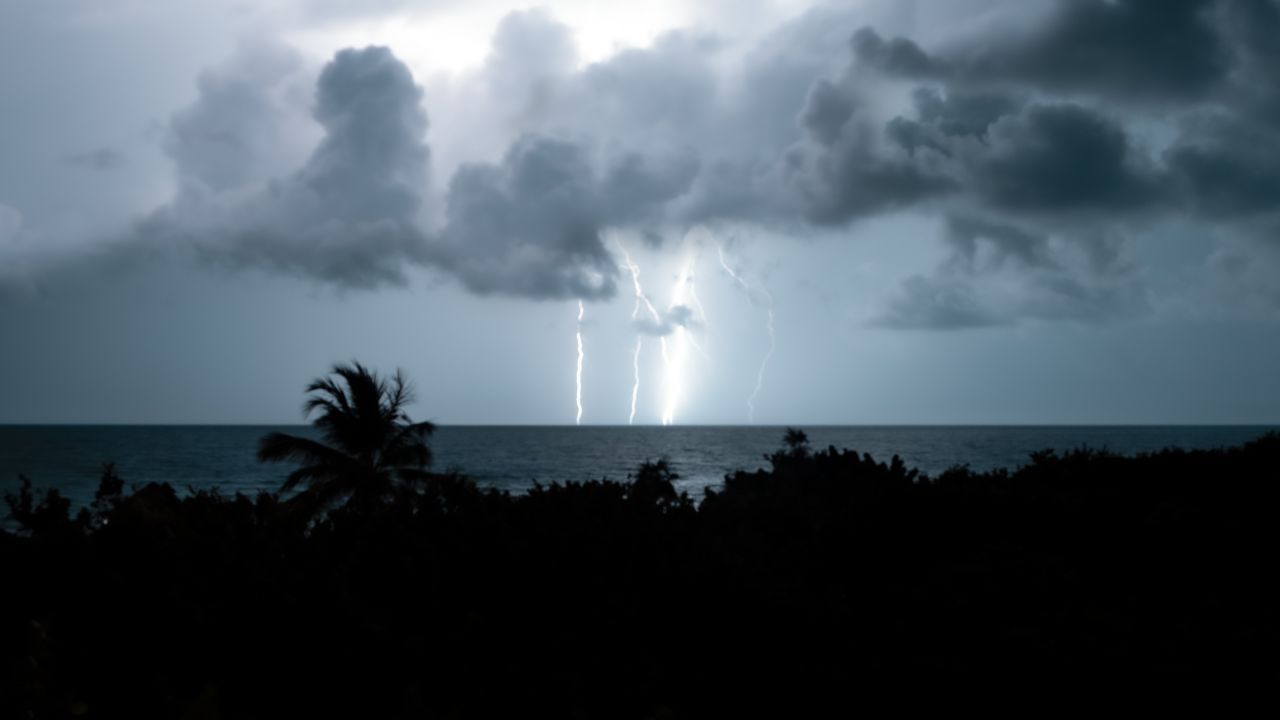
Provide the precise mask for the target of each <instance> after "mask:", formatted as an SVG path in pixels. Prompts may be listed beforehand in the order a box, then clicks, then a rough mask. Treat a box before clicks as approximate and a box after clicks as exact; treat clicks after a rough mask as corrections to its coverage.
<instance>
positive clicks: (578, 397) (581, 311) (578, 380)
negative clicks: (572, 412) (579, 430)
mask: <svg viewBox="0 0 1280 720" xmlns="http://www.w3.org/2000/svg"><path fill="white" fill-rule="evenodd" d="M585 314H586V307H585V306H583V304H582V301H581V300H579V301H578V332H577V339H578V370H577V373H576V374H575V376H574V386H575V390H574V396H573V399H574V403H575V404H577V406H578V415H577V417H576V418H575V419H574V424H575V425H581V424H582V358H583V353H582V317H583V315H585Z"/></svg>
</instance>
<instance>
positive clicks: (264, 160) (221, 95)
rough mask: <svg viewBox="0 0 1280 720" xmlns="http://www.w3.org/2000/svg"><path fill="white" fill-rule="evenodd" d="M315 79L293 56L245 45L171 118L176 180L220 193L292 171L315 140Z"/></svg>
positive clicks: (167, 143)
mask: <svg viewBox="0 0 1280 720" xmlns="http://www.w3.org/2000/svg"><path fill="white" fill-rule="evenodd" d="M313 82H314V80H313V78H312V77H311V75H310V73H309V72H307V70H306V68H305V65H304V63H303V60H302V58H301V57H300V56H299V55H298V54H297V53H296V52H295V51H293V50H291V49H289V48H286V47H283V46H280V45H274V44H270V43H264V42H249V41H246V42H242V43H241V44H240V46H239V48H238V49H237V51H236V53H235V54H234V55H233V56H232V58H231V59H230V60H229V61H228V62H226V63H224V64H223V65H221V66H218V67H215V68H211V69H208V70H206V71H204V72H203V73H201V74H200V77H199V78H198V79H197V81H196V90H197V96H196V100H195V102H193V103H192V104H191V105H188V106H187V107H185V108H183V109H181V110H179V111H178V112H176V113H174V115H173V117H172V118H170V120H169V123H168V126H167V129H166V135H165V138H164V150H165V153H166V154H167V155H168V156H169V157H170V159H172V160H173V163H174V167H175V169H176V171H177V173H178V177H179V180H180V182H181V183H183V184H186V185H191V184H199V185H201V186H203V189H207V190H211V191H215V192H220V191H225V190H231V189H235V188H240V187H244V186H246V185H249V184H253V183H258V182H263V181H266V180H268V179H270V178H272V177H277V176H279V175H281V174H283V173H286V172H289V171H292V170H293V169H294V168H296V167H297V166H298V164H299V163H300V162H302V161H303V159H304V158H305V156H306V153H307V152H308V151H309V150H310V146H311V145H312V144H314V142H315V140H316V136H317V135H318V133H317V132H316V128H314V127H313V126H312V125H311V124H309V123H308V118H307V117H305V115H306V109H307V108H306V106H307V104H308V103H309V102H310V101H311V90H312V83H313Z"/></svg>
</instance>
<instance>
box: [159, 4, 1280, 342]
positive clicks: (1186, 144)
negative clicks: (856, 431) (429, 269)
mask: <svg viewBox="0 0 1280 720" xmlns="http://www.w3.org/2000/svg"><path fill="white" fill-rule="evenodd" d="M1277 7H1280V6H1278V5H1277V4H1276V3H1274V2H1264V1H1262V0H1245V1H1243V2H1240V3H1238V4H1231V3H1226V2H1223V1H1222V0H1219V2H1216V3H1215V2H1210V1H1209V0H1202V1H1191V0H1171V1H1166V2H1153V1H1151V0H1111V1H1104V0H1080V1H1079V2H1065V1H1062V2H1051V3H1050V4H1049V10H1048V11H1047V12H1041V13H1038V14H1035V13H1032V14H1031V15H1024V16H1023V18H1022V19H1023V20H1024V22H1022V23H1021V24H1013V23H1007V22H1005V23H1003V24H998V25H988V26H985V27H982V28H979V29H976V30H975V29H974V28H972V27H971V28H969V29H968V30H966V31H965V32H964V33H961V32H956V33H954V34H952V35H950V36H947V34H946V33H942V34H941V35H936V36H935V38H934V41H933V43H932V44H933V45H936V48H937V49H936V50H932V49H931V50H926V49H925V48H922V47H921V46H920V45H917V44H916V43H915V42H913V41H912V40H910V39H907V38H894V39H886V38H885V37H884V36H882V35H880V34H879V33H878V32H877V31H875V30H873V29H869V28H864V29H861V30H857V29H856V27H857V25H856V24H855V23H856V20H857V17H858V15H857V13H854V12H846V11H843V10H840V9H832V8H824V9H819V10H814V11H811V12H809V13H806V14H805V15H803V16H802V17H800V18H798V19H797V20H796V21H794V22H792V23H788V24H787V25H785V26H784V27H781V28H779V29H778V30H777V31H776V32H774V33H771V34H769V35H768V36H766V37H765V38H764V39H763V40H762V41H761V42H760V43H759V44H758V45H756V46H755V47H754V48H750V49H747V50H746V51H745V52H743V53H740V54H735V53H738V49H731V51H726V47H727V44H726V43H725V42H723V41H721V40H719V39H716V38H714V37H710V36H707V35H705V34H699V33H692V32H672V33H668V34H666V35H663V36H661V37H659V38H658V39H657V40H655V41H654V42H653V43H652V44H651V45H650V46H648V47H645V48H636V49H628V50H624V51H621V52H619V53H617V54H615V55H613V56H611V57H609V58H608V59H606V60H603V61H600V62H596V63H591V64H588V65H586V66H581V67H580V66H579V65H578V55H577V52H576V48H575V45H574V41H573V35H572V32H571V31H570V29H569V28H567V27H566V26H565V25H563V24H561V23H558V22H557V21H555V20H554V19H553V18H552V17H551V16H550V15H549V14H548V13H547V12H545V11H540V10H532V11H524V12H519V13H513V14H511V15H509V16H507V17H506V18H505V19H504V20H503V21H502V22H501V23H500V25H499V27H498V30H497V32H496V34H495V37H494V40H493V47H492V51H491V54H490V56H489V57H488V59H487V60H486V62H485V64H484V65H483V66H482V67H481V68H480V69H479V70H478V71H476V73H475V74H474V75H473V76H472V77H471V82H470V84H469V85H468V87H467V88H465V89H461V90H456V93H457V97H460V98H465V99H468V100H469V101H473V102H475V103H476V106H475V108H474V110H473V109H471V108H464V110H466V111H467V112H471V113H473V114H474V116H475V119H476V127H477V130H476V133H475V136H476V137H477V138H478V139H475V140H470V139H468V138H461V139H460V140H459V142H460V143H461V144H462V145H464V146H466V147H467V150H466V151H461V152H460V151H458V150H457V147H456V145H455V144H454V143H452V142H449V140H452V139H453V138H447V139H446V140H445V141H441V142H437V143H436V144H437V150H438V151H440V152H441V153H444V154H446V155H450V157H449V158H447V159H446V160H445V162H446V163H449V165H450V167H449V169H448V170H446V171H445V172H449V171H452V176H451V177H450V178H449V180H448V181H447V182H445V183H441V184H440V185H439V187H438V189H437V190H436V191H435V193H434V194H433V193H432V189H431V187H430V184H429V181H428V173H427V171H428V168H429V164H430V161H431V153H430V151H429V149H428V146H427V143H426V131H427V118H426V113H425V111H424V110H423V104H424V97H423V91H422V90H421V89H420V88H419V87H418V86H417V84H416V83H415V82H414V79H413V77H412V76H411V74H410V73H409V71H408V70H407V68H405V66H404V65H403V64H401V63H400V62H399V61H398V60H396V59H395V58H394V56H392V55H391V53H390V51H388V50H386V49H379V48H368V49H365V50H361V51H355V50H348V51H343V52H342V53H339V54H338V55H337V56H335V58H334V59H333V61H332V62H330V63H329V64H328V65H327V66H326V67H325V68H324V70H323V72H321V73H320V75H319V77H318V79H316V81H315V84H314V102H313V103H312V104H311V115H310V117H309V118H301V119H299V118H290V116H289V113H290V112H293V111H294V110H296V105H297V99H298V97H299V95H300V90H299V88H305V89H306V92H305V93H302V94H303V95H304V96H305V95H310V90H311V88H310V86H309V85H308V84H307V83H306V82H305V81H306V80H307V79H308V78H309V77H310V76H309V75H308V73H307V71H306V69H305V68H304V67H302V64H301V61H300V60H299V59H298V58H297V57H296V56H295V55H293V54H292V53H290V52H288V51H283V50H280V49H278V48H271V47H257V46H246V47H244V48H242V50H241V52H240V54H239V55H238V56H237V59H235V60H234V61H233V62H231V63H228V64H227V65H226V66H224V67H220V68H216V69H214V70H211V71H209V72H206V73H205V74H204V75H202V76H201V78H200V81H199V87H198V89H199V96H198V98H197V99H196V101H195V102H194V103H193V104H192V105H191V106H189V107H187V108H185V109H184V110H182V111H180V112H178V113H176V114H175V115H174V116H173V118H172V121H171V122H170V124H169V129H168V135H167V138H166V142H165V150H166V152H167V153H168V154H169V156H170V157H171V158H172V159H173V161H174V165H175V168H176V169H177V172H178V176H179V181H180V189H179V191H178V193H177V196H176V197H175V199H174V200H173V202H171V203H170V204H169V205H167V206H166V207H164V208H161V209H160V210H158V211H156V212H155V213H153V214H152V216H151V217H150V218H149V219H148V220H147V221H146V222H145V223H144V224H143V226H142V230H143V234H144V235H146V236H148V237H152V238H165V239H170V240H180V241H182V242H183V244H185V245H190V246H193V247H195V248H197V249H198V251H199V252H200V253H201V254H203V255H205V256H206V257H209V258H211V259H214V260H216V261H219V262H222V263H229V264H232V265H237V266H241V265H243V266H252V267H265V268H268V269H271V270H274V271H278V272H285V273H291V274H296V275H300V276H305V277H310V278H315V279H319V280H322V281H324V282H328V283H332V284H336V285H339V286H344V287H374V286H377V285H379V284H382V283H389V282H390V283H395V282H402V281H403V280H404V279H405V277H406V275H405V273H406V268H407V267H408V266H411V265H415V264H417V265H424V266H433V267H436V268H438V269H440V270H442V271H444V272H446V273H449V274H451V275H453V276H455V277H456V278H457V279H458V280H459V281H460V282H461V283H462V284H463V285H464V286H465V287H467V288H468V289H470V290H471V291H473V292H476V293H482V294H502V295H510V296H518V297H529V298H587V299H591V298H602V297H608V296H610V295H612V294H613V293H614V292H615V290H616V286H617V273H618V269H617V261H616V258H614V257H613V256H612V253H611V252H610V251H609V250H608V249H607V248H606V246H605V244H604V243H603V237H604V236H605V234H606V233H607V232H609V231H610V230H616V229H626V230H630V231H635V232H638V233H639V234H641V235H642V236H644V237H650V238H660V237H662V236H663V235H665V234H669V233H668V232H667V231H669V230H670V229H671V228H673V227H675V228H678V227H684V226H688V225H689V224H691V223H696V222H711V223H715V222H724V223H748V224H758V225H764V226H767V227H770V228H772V229H775V230H781V231H785V232H787V233H788V234H801V233H804V232H806V231H811V230H813V229H814V228H815V227H820V228H826V229H830V228H841V227H845V226H847V225H849V224H850V223H854V222H857V221H859V220H861V219H865V218H869V217H873V216H877V215H882V214H885V213H892V212H902V211H907V212H912V213H922V214H931V215H936V216H938V217H941V218H950V219H948V220H947V222H946V225H947V234H946V237H947V240H946V242H947V246H948V248H949V249H950V255H949V259H948V260H947V262H946V263H945V264H944V266H943V267H942V268H941V269H939V270H938V271H937V272H936V273H935V274H934V275H921V276H917V277H916V278H914V279H913V280H912V281H911V282H910V284H909V285H904V286H903V288H902V294H901V296H900V297H899V298H898V299H897V301H896V305H895V306H894V307H895V309H894V310H893V312H891V313H889V314H888V315H886V318H896V319H890V320H886V321H885V322H886V323H887V324H891V325H901V326H911V327H925V326H928V327H934V326H944V325H947V326H974V325H985V324H992V323H1001V322H1010V321H1012V320H1011V318H1021V317H1036V318H1043V319H1048V318H1051V317H1062V318H1077V319H1085V318H1089V317H1095V316H1097V317H1101V316H1103V315H1105V313H1103V312H1101V309H1102V308H1106V307H1111V308H1113V309H1117V311H1118V310H1119V309H1121V308H1132V307H1138V306H1140V303H1137V302H1133V301H1132V298H1131V297H1129V296H1128V295H1126V293H1125V292H1123V291H1122V290H1120V289H1118V285H1119V281H1118V280H1117V278H1119V277H1121V276H1122V275H1123V273H1121V272H1119V271H1118V270H1117V269H1116V267H1117V266H1116V265H1115V263H1113V262H1112V261H1111V260H1109V259H1108V258H1109V257H1112V258H1114V257H1118V256H1122V255H1123V254H1124V253H1123V252H1122V251H1121V250H1117V249H1116V246H1117V245H1123V240H1112V239H1108V240H1105V241H1103V240H1098V238H1123V237H1126V236H1127V235H1128V233H1129V232H1131V231H1132V230H1134V229H1135V228H1141V227H1142V226H1143V225H1144V223H1149V222H1150V221H1152V220H1153V219H1157V218H1166V217H1171V216H1172V217H1183V218H1192V219H1194V220H1195V221H1197V222H1207V223H1243V224H1248V225H1249V226H1250V227H1252V228H1274V227H1277V222H1276V216H1277V215H1280V208H1277V203H1280V191H1278V186H1280V174H1277V171H1276V170H1275V169H1274V168H1275V167H1278V166H1280V161H1278V160H1277V158H1275V157H1273V156H1274V154H1275V153H1274V152H1271V151H1270V148H1273V147H1280V144H1278V143H1276V142H1275V140H1276V137H1277V135H1278V134H1280V130H1278V129H1277V127H1276V123H1275V122H1274V119H1276V118H1280V114H1277V115H1274V116H1273V115H1269V114H1268V113H1269V112H1270V109H1271V107H1272V105H1271V103H1273V101H1274V99H1275V98H1276V97H1280V92H1278V91H1276V90H1274V88H1273V87H1272V86H1273V85H1274V83H1269V82H1267V81H1266V80H1267V78H1268V77H1271V76H1269V75H1268V73H1270V72H1271V71H1273V70H1276V69H1277V68H1280V51H1276V50H1275V49H1274V44H1273V43H1269V42H1268V41H1267V37H1266V32H1265V30H1266V28H1269V27H1273V26H1274V27H1280V11H1277ZM1028 17H1029V18H1030V20H1029V21H1027V18H1028ZM726 60H732V61H733V62H734V63H735V64H734V65H733V71H732V72H728V71H726V67H727V66H728V65H727V64H726V62H725V61H726ZM1275 107H1276V108H1280V101H1278V102H1277V104H1275ZM454 116H456V117H470V116H468V115H467V113H466V112H455V115H454ZM308 129H310V131H312V132H314V133H315V135H314V138H313V142H312V143H310V144H308V146H307V147H306V151H305V152H304V153H302V154H301V155H298V154H296V153H295V154H294V155H293V156H291V155H290V154H289V153H288V152H283V151H282V150H281V147H282V146H289V144H290V140H289V139H290V138H293V137H295V136H296V135H297V134H298V132H299V131H301V132H302V133H303V134H305V133H306V132H307V131H308ZM1170 133H1171V134H1172V139H1170V137H1169V136H1170ZM1152 138H1155V140H1154V141H1153V140H1152ZM471 142H474V143H475V147H474V148H471V146H470V145H469V143H471ZM294 144H295V145H296V141H294ZM440 148H444V150H440ZM495 148H504V149H503V150H502V152H500V153H499V152H495ZM480 149H483V151H480ZM473 150H474V151H473ZM446 151H447V152H446ZM290 157H294V158H295V159H294V161H293V162H292V163H291V164H290V163H286V161H287V160H288V159H289V158H290ZM474 158H483V160H482V161H475V160H474ZM467 159H471V161H470V162H467V161H466V160H467ZM455 164H456V165H457V169H456V171H453V165H455ZM286 167H287V169H282V168H286ZM428 208H430V210H428ZM1064 248H1065V249H1064ZM1014 273H1021V274H1022V275H1021V276H1019V277H1018V278H1013V275H1012V274H1014ZM995 275H999V276H1000V277H1001V282H1002V283H1004V284H1005V286H1014V287H1018V288H1021V289H1020V290H1018V291H1017V292H1016V293H1013V296H1016V298H1017V300H1016V301H1008V302H1014V304H1016V305H1019V307H1021V308H1023V309H1020V310H1016V311H1015V310H1010V309H1009V308H1008V307H1007V304H1008V302H1006V301H1007V300H1008V299H1007V298H1005V299H1004V300H1001V299H998V298H993V297H991V296H989V294H988V293H987V291H986V290H985V289H983V288H981V287H979V285H978V284H977V283H978V281H979V278H982V279H984V281H985V279H986V278H988V277H994V276H995ZM1005 275H1009V276H1010V277H1005ZM1011 278H1012V279H1011ZM1030 279H1034V283H1033V284H1029V283H1031V280H1030ZM1002 303H1003V304H1002ZM949 305H950V306H951V307H950V310H948V309H947V308H948V306H949ZM1095 308H1096V309H1098V312H1095V311H1094V310H1093V309H1095ZM663 325H664V326H665V325H666V323H663Z"/></svg>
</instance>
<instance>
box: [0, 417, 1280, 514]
mask: <svg viewBox="0 0 1280 720" xmlns="http://www.w3.org/2000/svg"><path fill="white" fill-rule="evenodd" d="M803 429H804V430H805V432H806V433H808V435H809V438H810V441H811V443H812V445H813V447H814V448H825V447H827V446H828V445H834V446H835V447H837V448H848V449H852V450H857V451H858V452H860V453H863V452H865V453H870V454H871V455H872V456H873V457H875V458H876V459H877V460H881V461H885V462H887V461H888V460H889V458H890V457H892V456H893V455H894V454H897V455H900V456H901V457H902V458H903V460H904V461H905V462H906V464H907V466H908V467H915V468H919V469H920V470H921V471H922V472H925V473H928V474H931V475H936V474H937V473H939V472H941V471H943V470H945V469H947V468H948V467H951V466H954V465H968V466H969V467H971V468H973V469H975V470H987V469H992V468H999V467H1005V468H1009V469H1011V470H1012V469H1014V468H1016V467H1018V466H1019V465H1022V464H1025V463H1026V462H1027V460H1028V458H1029V455H1030V454H1031V453H1032V452H1034V451H1037V450H1041V449H1047V448H1053V449H1057V450H1068V449H1072V448H1078V447H1090V448H1100V449H1101V448H1105V449H1108V450H1111V451H1114V452H1120V453H1125V454H1132V453H1136V452H1146V451H1154V450H1159V449H1161V448H1165V447H1169V446H1179V447H1185V448H1211V447H1221V446H1228V445H1236V444H1239V443H1242V442H1245V441H1247V440H1251V439H1254V438H1257V437H1259V436H1261V435H1262V434H1264V433H1266V432H1267V431H1269V430H1274V429H1276V428H1275V427H1271V426H1258V425H1250V426H1223V425H1208V426H1195V425H1177V426H1003V427H989V426H840V427H835V426H817V427H804V428H803ZM273 430H280V431H284V432H289V433H295V434H306V435H310V434H311V433H312V431H311V429H310V428H309V427H307V426H297V427H277V426H243V425H235V426H133V425H109V426H73V425H52V426H49V425H44V426H24V425H8V426H0V489H2V490H11V489H13V488H15V487H17V486H18V484H19V482H20V481H19V476H20V475H25V476H27V477H29V478H31V480H32V482H33V483H34V484H35V486H36V487H57V488H59V489H60V490H61V491H62V493H63V494H64V495H66V496H68V497H69V498H70V499H71V500H72V502H73V503H75V504H77V505H79V504H83V503H87V502H88V501H89V500H91V499H92V497H93V491H94V490H95V489H96V488H97V483H98V477H99V475H100V470H101V466H102V463H104V462H107V461H111V462H114V463H115V464H116V469H117V472H118V473H119V474H120V475H121V477H123V478H124V479H125V482H126V483H127V484H137V485H141V484H144V483H147V482H152V481H163V482H168V483H170V484H172V485H173V486H174V487H175V488H178V489H179V490H182V489H186V488H213V487H217V488H219V489H220V490H221V491H222V492H225V493H227V494H231V493H235V492H243V493H249V494H252V493H256V492H258V491H259V490H275V489H278V488H279V486H280V483H281V482H282V481H283V479H284V477H285V476H286V475H287V474H288V473H289V469H290V467H289V466H288V465H273V464H266V465H264V464H260V463H258V462H257V460H256V459H255V456H254V453H255V450H256V448H257V440H258V438H259V437H261V436H262V435H263V434H264V433H267V432H270V431H273ZM784 431H785V428H782V427H760V426H750V427H744V426H733V427H707V426H692V427H680V426H676V427H600V426H586V427H572V426H570V427H560V426H525V427H500V426H443V427H440V428H438V429H437V430H436V433H435V435H434V436H432V438H431V447H432V451H433V453H434V455H435V459H434V462H433V467H434V468H435V469H437V470H447V469H457V470H461V471H463V472H466V473H467V474H469V475H471V476H472V477H473V478H475V479H476V481H477V483H478V484H480V485H481V486H485V487H496V488H500V489H504V490H511V491H513V492H521V491H524V490H527V489H528V488H530V487H532V485H533V483H534V482H535V481H537V482H540V483H543V484H547V483H551V482H565V481H570V480H573V481H585V480H599V479H601V478H608V479H610V480H625V479H626V477H627V475H628V473H631V472H633V471H634V470H635V469H636V468H637V467H638V466H639V465H640V464H641V463H642V462H644V461H645V460H657V459H659V458H666V459H667V460H668V461H670V463H671V464H672V466H673V468H674V470H675V472H676V473H678V474H679V475H680V480H679V481H678V482H677V485H678V486H679V488H680V489H683V490H687V491H689V493H690V494H691V495H693V496H695V497H700V496H701V494H702V490H703V488H706V487H713V486H715V485H717V484H719V483H722V482H723V479H724V476H725V474H726V473H732V472H733V471H735V470H754V469H756V468H761V467H768V461H767V460H766V459H765V455H766V454H768V453H770V452H773V451H774V450H777V449H778V448H779V447H781V445H782V436H783V432H784ZM6 511H7V508H0V514H2V513H3V512H6Z"/></svg>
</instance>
